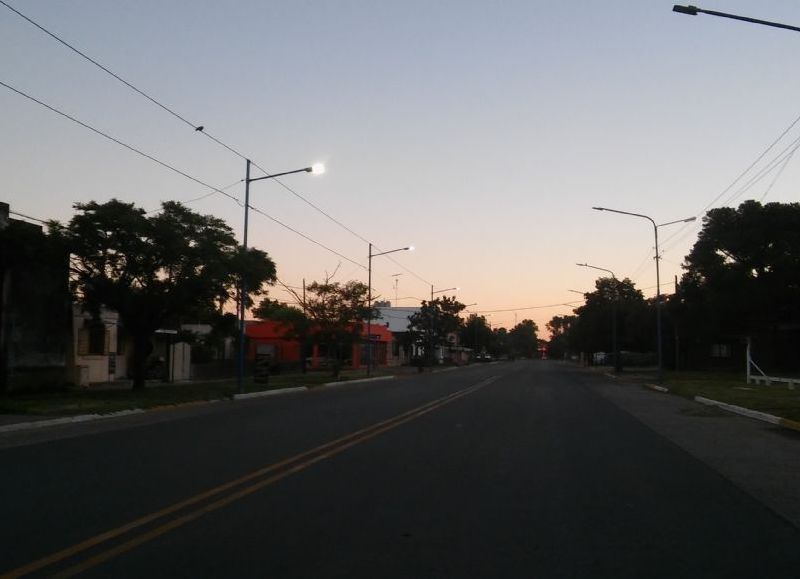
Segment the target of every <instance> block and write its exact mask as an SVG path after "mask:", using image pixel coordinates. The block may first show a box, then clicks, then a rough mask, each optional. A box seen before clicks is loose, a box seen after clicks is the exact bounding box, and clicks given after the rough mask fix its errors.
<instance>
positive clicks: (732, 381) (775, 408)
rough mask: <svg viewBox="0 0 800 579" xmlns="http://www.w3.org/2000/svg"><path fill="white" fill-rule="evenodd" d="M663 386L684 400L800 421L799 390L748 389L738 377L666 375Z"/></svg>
mask: <svg viewBox="0 0 800 579" xmlns="http://www.w3.org/2000/svg"><path fill="white" fill-rule="evenodd" d="M664 385H665V386H667V387H668V388H669V389H670V392H672V393H674V394H678V395H680V396H685V397H687V398H694V397H695V396H703V397H705V398H711V399H712V400H718V401H720V402H727V403H728V404H735V405H736V406H743V407H744V408H750V409H752V410H758V411H760V412H767V413H769V414H774V415H776V416H781V417H783V418H789V419H791V420H800V390H790V389H789V388H788V387H787V386H786V384H783V385H777V384H774V385H772V386H756V385H748V384H747V383H746V382H745V378H744V376H743V375H742V374H741V373H735V374H734V373H724V372H669V373H667V375H666V380H665V384H664Z"/></svg>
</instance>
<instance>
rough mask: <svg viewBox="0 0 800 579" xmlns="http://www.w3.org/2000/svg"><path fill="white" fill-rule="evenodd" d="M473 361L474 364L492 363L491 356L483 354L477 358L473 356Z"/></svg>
mask: <svg viewBox="0 0 800 579" xmlns="http://www.w3.org/2000/svg"><path fill="white" fill-rule="evenodd" d="M475 361H476V362H491V361H492V355H491V354H485V353H484V354H478V355H477V356H475Z"/></svg>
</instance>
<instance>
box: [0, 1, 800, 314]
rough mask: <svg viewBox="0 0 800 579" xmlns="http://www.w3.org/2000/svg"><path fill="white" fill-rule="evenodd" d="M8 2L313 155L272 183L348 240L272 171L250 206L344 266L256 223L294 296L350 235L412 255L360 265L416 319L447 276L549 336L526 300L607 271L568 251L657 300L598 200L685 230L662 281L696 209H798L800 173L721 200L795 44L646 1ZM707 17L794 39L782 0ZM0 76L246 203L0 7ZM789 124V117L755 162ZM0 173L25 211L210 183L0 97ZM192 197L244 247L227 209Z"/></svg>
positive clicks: (183, 141)
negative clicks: (413, 310) (416, 310)
mask: <svg viewBox="0 0 800 579" xmlns="http://www.w3.org/2000/svg"><path fill="white" fill-rule="evenodd" d="M4 1H5V2H7V3H8V4H9V5H11V6H13V7H14V8H16V9H18V10H19V11H21V12H23V13H24V14H26V15H27V16H29V17H30V18H31V19H33V20H35V21H36V22H38V23H39V24H41V25H42V26H44V27H45V28H47V29H49V30H51V31H52V32H53V33H55V34H58V35H59V36H61V37H62V38H63V39H64V40H66V41H67V42H70V43H71V44H73V45H74V46H76V47H77V48H79V49H80V50H82V51H84V52H85V53H86V54H88V55H89V56H91V57H93V58H95V59H96V60H98V61H99V62H101V63H102V64H104V65H105V66H107V67H108V68H110V69H111V70H113V71H114V72H115V73H117V74H118V75H120V76H122V77H123V78H125V79H126V80H128V81H129V82H131V83H132V84H134V85H136V86H137V87H138V88H140V89H141V90H143V91H145V92H147V93H148V94H150V95H152V96H153V97H155V98H156V99H158V100H159V101H160V102H162V103H164V104H165V105H167V106H169V107H170V108H172V109H173V110H174V111H176V112H178V113H179V114H181V115H182V116H184V117H185V118H187V119H188V120H190V121H191V122H192V123H193V124H196V125H203V126H204V127H205V130H206V131H207V132H208V133H210V134H212V135H214V136H215V137H218V138H219V139H221V140H222V141H224V142H225V143H227V144H229V145H231V146H233V147H234V148H236V149H237V150H239V151H242V152H243V153H245V154H246V155H248V156H249V157H250V158H252V159H253V160H254V161H255V162H257V163H258V164H260V165H262V166H263V167H265V168H267V169H268V170H270V171H273V172H279V171H286V170H290V169H296V168H300V167H304V166H306V165H310V164H311V163H313V162H318V161H322V162H324V163H326V165H327V169H328V170H327V173H326V174H324V175H321V176H311V175H307V174H298V175H292V176H289V177H286V178H285V180H284V182H285V183H286V184H287V185H289V186H290V187H292V188H293V189H295V191H297V192H298V193H299V194H301V195H302V196H304V197H305V198H307V199H308V200H309V201H311V202H313V203H314V204H316V205H317V206H319V207H321V208H322V209H324V210H325V211H326V212H327V213H329V214H330V215H331V216H333V217H335V218H336V219H337V220H339V221H340V222H341V223H343V224H345V225H346V226H347V227H349V228H350V229H351V230H352V231H354V232H355V233H356V234H357V236H356V235H354V234H353V233H351V232H349V231H347V230H345V229H343V228H342V227H340V226H339V225H337V224H335V223H334V222H332V221H331V220H330V219H328V218H326V217H325V216H323V215H321V214H320V213H318V212H317V211H315V210H313V209H312V208H311V207H309V205H307V204H306V203H304V202H303V201H302V200H301V199H298V198H297V197H295V196H294V195H292V193H291V192H289V191H287V190H285V189H283V188H281V187H280V186H279V185H278V184H277V183H274V182H271V181H269V180H267V181H262V182H259V183H254V184H253V185H252V189H251V195H252V197H251V201H252V204H253V206H254V207H257V208H258V209H260V210H262V211H264V212H266V213H268V214H270V215H272V216H273V217H275V218H276V219H279V220H281V221H282V222H284V223H285V224H287V225H289V226H291V227H293V228H295V229H297V230H299V231H302V232H303V233H305V234H307V235H309V236H310V237H313V238H314V239H316V240H317V241H319V242H320V243H322V244H324V245H325V246H327V247H329V248H331V249H333V250H335V251H336V252H338V253H340V254H342V255H344V256H346V257H347V258H349V259H351V260H352V262H351V261H347V260H344V259H342V258H341V257H339V256H337V255H334V254H333V253H331V252H329V251H327V250H325V249H323V248H321V247H319V246H317V245H314V244H312V243H310V242H308V241H307V240H305V239H303V238H302V237H300V236H298V235H297V234H295V233H292V232H290V231H288V230H287V229H284V228H282V227H281V226H279V225H277V224H276V223H274V222H272V221H270V220H268V219H267V218H266V217H264V216H262V215H260V214H258V213H251V229H250V243H251V244H253V245H255V246H257V247H259V248H261V249H264V250H266V251H268V252H269V254H270V255H271V256H272V257H273V258H274V259H275V261H276V263H277V266H278V274H279V277H280V278H281V280H283V281H284V282H285V283H287V284H289V285H293V286H298V285H300V284H301V283H302V280H303V279H304V278H305V279H306V280H308V281H312V280H319V279H321V278H323V277H324V276H325V273H326V272H329V273H332V272H334V271H337V279H339V280H342V281H344V280H347V279H361V280H363V281H366V278H367V275H366V270H365V269H364V267H362V266H366V262H367V251H368V250H367V243H366V242H365V241H364V239H367V240H370V241H372V242H373V243H374V244H375V245H376V246H378V247H379V248H380V249H379V250H376V251H380V250H389V249H394V248H397V247H402V246H405V245H409V244H412V245H414V246H415V247H416V250H415V251H414V252H412V253H398V254H396V255H393V256H392V258H394V259H395V260H396V262H398V263H399V264H402V266H404V267H405V268H407V269H403V268H402V267H401V266H400V265H398V263H395V262H393V261H390V260H389V259H387V257H379V258H376V259H375V260H374V263H373V280H374V288H375V290H374V291H375V293H376V294H379V295H381V296H382V297H384V298H387V299H390V300H392V301H394V298H395V290H394V285H393V284H394V280H395V279H398V280H399V281H398V293H399V297H400V298H406V299H401V300H400V302H399V305H406V306H410V305H416V304H418V303H419V301H418V299H419V298H426V297H429V295H430V285H429V284H430V283H433V284H434V285H435V286H436V287H437V288H441V289H443V288H448V287H453V286H459V287H460V288H461V289H460V290H459V291H458V292H457V294H456V295H457V297H458V298H459V299H460V300H461V301H462V302H463V303H467V304H470V303H473V302H477V304H478V305H477V306H473V307H471V308H470V310H472V311H479V312H486V311H492V310H507V311H496V312H494V313H493V314H492V315H491V317H490V318H489V320H490V321H491V322H492V324H493V325H494V326H506V327H509V328H510V327H511V326H513V324H514V322H515V319H516V320H518V321H522V320H523V319H525V318H530V319H533V320H535V321H536V322H537V323H538V324H539V326H540V328H541V329H542V330H544V324H545V323H546V322H547V321H548V320H549V319H550V318H551V317H552V316H553V315H563V314H567V313H570V312H571V307H568V306H564V305H562V306H556V307H538V306H550V305H552V304H564V303H574V304H575V305H577V304H578V303H580V301H581V297H580V296H578V295H576V294H574V293H570V292H569V291H568V290H570V289H572V290H579V291H588V290H591V288H592V287H593V284H594V281H595V279H596V278H597V275H596V274H599V273H600V272H596V271H593V270H589V269H586V268H580V267H577V266H576V265H575V263H576V262H588V263H590V264H593V265H596V266H599V267H603V268H608V269H611V270H613V271H615V272H616V274H617V276H618V277H630V278H631V279H633V280H634V282H635V283H636V285H637V287H639V288H641V289H643V291H644V292H645V294H646V295H648V296H651V295H653V294H654V293H655V287H654V286H655V267H654V263H653V259H652V256H653V231H652V226H651V225H650V224H649V223H648V222H646V221H644V220H642V219H637V218H632V217H625V216H622V215H614V214H609V213H600V212H597V211H593V210H592V209H591V207H592V206H595V205H602V206H606V207H611V208H616V209H620V210H624V211H630V212H636V213H644V214H648V215H650V216H652V217H653V218H654V219H656V221H658V222H667V221H672V220H675V219H681V218H685V217H689V216H697V217H698V222H697V223H696V224H693V225H690V226H685V227H683V226H680V225H675V226H671V227H669V228H664V229H663V230H662V231H661V238H662V240H663V242H664V243H663V248H662V249H663V261H662V281H663V282H664V289H665V291H666V292H670V291H672V280H673V276H674V275H676V274H678V275H679V274H680V271H681V269H680V264H681V262H682V260H683V257H684V256H685V255H686V254H687V252H688V251H689V249H690V247H691V245H692V244H693V242H694V240H695V239H696V234H697V231H698V229H699V224H700V221H699V219H700V217H702V215H703V212H704V210H705V209H706V208H708V207H710V206H711V207H716V206H721V205H737V204H738V203H739V202H741V201H743V200H744V199H748V198H755V199H761V198H762V197H763V198H764V199H765V201H782V202H790V201H797V200H798V195H797V190H796V189H795V187H796V186H797V182H798V177H800V173H799V172H798V166H797V164H798V161H795V162H790V161H787V163H785V164H784V163H780V164H777V165H775V168H774V170H772V171H769V172H767V173H765V174H764V176H763V177H764V178H762V179H760V180H758V181H757V182H755V183H753V184H752V186H750V187H748V188H746V189H743V188H742V187H741V185H743V184H745V183H747V180H746V179H745V180H743V181H741V182H740V184H739V185H737V186H735V187H733V188H732V189H730V190H728V191H727V192H724V191H725V189H726V187H728V185H730V184H731V182H733V181H734V179H736V177H737V176H739V175H740V173H742V172H743V171H744V170H745V169H747V167H748V166H749V165H750V164H751V163H752V162H753V161H754V160H756V159H757V157H758V156H759V155H760V154H761V153H762V152H763V151H764V150H765V149H766V148H767V147H768V146H769V145H770V143H772V142H773V141H774V140H775V139H776V138H777V137H778V136H779V135H780V134H781V133H782V132H783V131H784V129H786V128H787V127H789V126H790V124H791V123H792V122H793V121H794V120H795V119H796V118H797V116H798V114H800V77H798V75H797V74H796V68H797V58H798V54H800V34H798V33H796V32H791V31H787V30H776V29H772V28H767V27H764V26H758V25H755V24H747V23H743V22H737V21H733V20H727V19H722V18H716V17H713V16H708V15H705V16H703V15H700V16H696V17H692V16H686V15H680V14H675V13H673V12H672V4H673V2H672V1H670V2H662V1H656V0H638V1H633V2H631V1H630V0H627V1H617V0H605V1H602V2H600V1H588V0H583V1H557V2H554V1H552V0H550V1H537V0H527V1H522V2H520V1H505V2H500V1H494V2H488V1H484V2H474V1H431V0H428V1H408V0H403V1H393V2H389V1H380V0H375V1H371V2H368V1H345V0H343V1H315V0H294V1H288V0H287V1H282V2H273V1H268V0H263V1H244V0H243V1H238V2H235V1H222V2H220V1H216V2H208V1H191V2H190V1H188V0H174V1H169V2H163V1H158V2H156V1H152V0H139V1H137V2H125V3H123V2H104V1H100V0H69V1H66V0H46V1H43V0H29V1H26V2H22V1H20V0H16V1H13V0H4ZM701 7H702V8H706V9H713V10H720V11H724V12H732V13H736V14H743V15H747V16H752V17H755V18H761V19H765V20H771V21H779V22H785V23H788V24H793V25H800V3H798V2H796V0H786V1H758V2H756V1H726V2H723V1H721V0H714V1H713V2H706V3H704V4H701ZM0 81H2V82H3V83H6V84H8V85H11V86H13V87H15V88H17V89H19V90H22V91H24V92H27V93H28V94H30V95H32V96H34V97H36V98H37V99H40V100H41V101H44V102H46V103H48V104H49V105H51V106H54V107H56V108H59V109H61V110H63V111H65V112H67V113H69V114H71V115H73V116H75V117H76V118H78V119H80V120H82V121H84V122H86V123H88V124H91V125H92V126H94V127H96V128H98V129H101V130H103V131H106V132H108V133H109V134H111V135H113V136H114V137H116V138H118V139H120V140H122V141H124V142H126V143H129V144H131V145H133V146H135V147H138V148H140V149H142V150H143V151H145V152H147V153H148V154H151V155H153V156H155V157H157V158H159V159H161V160H163V161H165V162H168V163H170V164H172V165H174V166H175V167H177V168H179V169H181V170H182V171H184V172H186V173H188V174H191V175H192V176H195V177H197V178H198V179H201V180H202V181H204V182H206V183H210V184H212V185H214V186H216V187H220V188H222V187H226V186H228V185H232V184H234V185H233V186H232V187H231V188H230V189H228V190H227V191H228V192H229V193H230V194H231V195H233V196H235V197H238V198H241V197H242V196H243V193H244V188H243V184H241V183H238V184H237V181H239V180H241V179H243V177H244V169H245V164H244V161H243V160H242V159H240V158H238V157H236V156H235V155H233V154H231V153H230V152H229V151H227V150H225V149H224V148H222V147H220V146H218V145H216V144H215V143H213V142H212V141H210V140H209V139H207V138H204V137H203V136H202V135H200V134H199V133H197V132H195V131H194V130H192V128H191V127H189V126H187V125H185V124H183V123H181V122H180V121H179V120H177V119H175V118H174V117H172V116H170V115H169V114H168V113H166V112H164V111H163V110H162V109H160V108H158V107H157V106H155V105H154V104H153V103H151V102H149V101H147V100H146V99H144V98H142V97H141V96H140V95H137V94H136V93H134V92H132V91H131V90H130V89H129V88H127V87H125V86H124V85H122V84H120V83H119V82H118V81H116V80H114V79H113V78H111V77H110V76H108V75H107V74H106V73H104V72H103V71H101V70H99V69H98V68H97V67H95V66H93V65H91V64H90V63H88V62H86V61H85V60H83V59H82V58H80V57H79V56H78V55H76V54H75V53H73V52H71V51H69V50H68V49H67V48H65V47H64V46H63V45H61V44H59V43H57V42H56V41H54V40H53V39H52V38H50V37H48V36H46V35H45V34H44V33H42V31H40V30H38V29H37V28H35V27H34V26H32V25H31V24H29V23H28V22H26V21H25V20H23V19H22V18H20V17H19V16H18V15H16V14H14V13H13V12H12V11H10V10H9V9H8V8H6V7H5V6H2V5H0ZM798 136H800V123H798V125H796V126H794V127H793V128H792V129H791V130H790V131H789V132H788V134H787V135H786V136H785V137H784V138H783V140H782V141H781V142H780V143H779V145H778V146H777V148H775V149H773V150H772V151H771V152H770V153H769V154H768V155H766V156H765V157H764V159H762V161H761V162H760V163H761V165H759V166H757V167H756V170H757V169H758V168H759V167H760V166H766V163H767V162H769V161H770V160H772V159H773V158H774V157H776V156H777V155H778V153H779V152H780V151H781V150H783V148H784V147H785V146H788V145H789V144H790V143H791V142H792V140H793V139H795V138H797V137H798ZM790 158H791V157H789V159H790ZM784 169H785V170H784ZM0 171H1V172H2V193H1V194H0V201H5V202H8V203H10V205H11V210H12V211H15V212H18V213H22V214H25V215H29V216H33V217H36V218H40V219H52V218H54V219H59V220H68V219H69V218H70V217H71V215H72V213H73V210H72V204H73V203H75V202H76V201H89V200H97V201H105V200H107V199H109V198H112V197H117V198H119V199H122V200H125V201H134V202H136V203H137V204H140V205H141V206H143V207H145V208H147V209H155V208H157V207H158V206H159V203H160V202H161V201H162V200H168V199H176V200H192V199H197V198H199V197H201V196H203V195H205V194H206V193H209V190H208V189H205V188H203V187H202V186H201V185H198V184H197V183H194V182H192V181H189V180H187V179H186V178H184V177H181V176H179V175H176V174H174V173H171V172H169V171H168V170H166V169H164V168H163V167H160V166H159V165H156V164H154V163H153V162H151V161H148V160H145V159H143V158H141V157H139V156H137V155H135V154H134V153H132V152H130V151H128V150H126V149H124V148H122V147H120V146H119V145H116V144H114V143H111V142H109V141H107V140H105V139H103V138H102V137H100V136H98V135H96V134H93V133H92V132H90V131H88V130H86V129H85V128H82V127H80V126H77V125H75V124H73V123H72V122H70V121H68V120H66V119H64V118H62V117H59V116H58V115H56V114H54V113H53V112H51V111H48V110H46V109H44V108H43V107H41V106H40V105H37V104H35V103H32V102H31V101H29V100H27V99H25V98H23V97H20V96H19V95H17V94H15V93H13V92H11V91H9V90H8V89H6V88H3V87H0ZM723 192H724V193H723ZM720 194H722V195H720ZM190 206H191V207H193V208H194V209H195V210H197V211H200V212H203V213H213V214H215V215H217V216H219V217H222V218H224V219H225V220H226V221H227V222H228V223H229V224H230V225H231V226H232V227H233V228H234V229H235V230H236V232H237V234H239V235H240V234H241V230H242V221H243V215H242V208H241V207H240V206H239V205H237V204H236V203H235V202H234V201H233V200H231V199H229V198H226V197H224V196H222V195H219V194H212V195H211V196H208V197H205V198H203V199H199V200H195V201H192V202H191V203H190ZM353 262H356V263H353ZM337 268H338V269H337ZM396 273H402V274H403V275H402V276H399V277H398V278H394V277H392V274H396ZM271 295H272V297H275V298H278V299H287V294H286V293H285V292H284V291H283V290H281V289H279V288H275V289H274V290H271ZM415 298H416V299H415ZM534 306H536V307H537V308H536V309H528V308H532V307H534ZM573 307H574V306H573Z"/></svg>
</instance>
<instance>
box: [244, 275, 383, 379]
mask: <svg viewBox="0 0 800 579" xmlns="http://www.w3.org/2000/svg"><path fill="white" fill-rule="evenodd" d="M293 293H294V292H293ZM368 293H369V290H368V288H367V285H366V284H364V283H361V282H359V281H352V280H351V281H348V282H345V283H339V282H334V281H331V279H330V276H327V277H326V278H325V281H322V282H316V281H315V282H313V283H312V284H310V285H308V286H307V287H306V296H305V299H303V298H302V297H301V296H299V295H298V294H296V293H294V296H295V299H296V300H297V303H298V304H300V305H301V306H302V309H301V308H298V307H295V306H287V305H284V304H278V303H277V302H270V301H268V300H267V301H264V302H262V303H261V305H260V306H259V308H258V310H257V315H259V317H262V318H265V319H272V320H276V321H283V322H285V323H287V324H289V325H290V326H292V327H293V328H294V330H293V331H294V332H295V335H296V337H297V338H299V339H300V340H301V341H305V340H309V341H311V342H312V343H315V344H317V345H319V346H321V347H322V348H324V350H325V352H326V355H327V358H328V360H329V361H330V363H331V366H332V370H333V374H334V376H338V375H339V372H340V370H341V368H342V366H343V365H344V363H345V360H346V357H347V355H348V354H349V353H350V352H351V351H352V346H353V344H354V343H356V342H357V341H358V340H359V339H360V336H361V333H362V329H363V326H364V324H363V320H365V319H367V318H368V317H370V315H371V317H372V318H376V317H377V315H378V313H377V311H376V310H375V309H374V308H370V306H369V303H368V301H367V297H368Z"/></svg>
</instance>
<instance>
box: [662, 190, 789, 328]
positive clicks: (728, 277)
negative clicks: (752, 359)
mask: <svg viewBox="0 0 800 579" xmlns="http://www.w3.org/2000/svg"><path fill="white" fill-rule="evenodd" d="M684 269H685V270H686V272H685V273H684V275H683V277H682V279H681V284H680V287H679V295H678V300H679V302H680V305H677V304H676V306H675V310H674V311H675V313H676V314H677V315H678V316H679V317H680V318H682V321H683V322H684V324H686V325H688V326H689V327H691V329H692V331H694V332H703V333H708V332H712V333H719V332H728V333H741V332H746V331H748V330H758V329H763V328H767V327H770V326H774V325H775V324H788V323H795V324H797V323H800V204H798V203H788V204H784V203H767V204H766V205H761V203H759V202H757V201H745V202H744V203H742V204H741V205H739V207H738V208H736V209H734V208H731V207H720V208H717V209H712V210H711V211H709V212H708V213H707V214H706V216H705V218H704V219H703V229H702V231H701V232H700V234H699V236H698V239H697V242H696V243H695V244H694V247H693V248H692V250H691V252H690V253H689V255H688V256H687V257H686V262H685V265H684ZM700 321H702V324H699V323H698V322H700ZM703 324H704V325H705V328H701V327H700V326H701V325H703Z"/></svg>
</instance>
